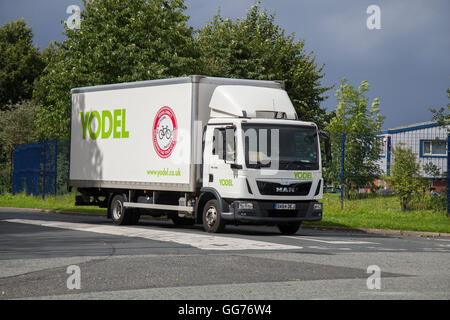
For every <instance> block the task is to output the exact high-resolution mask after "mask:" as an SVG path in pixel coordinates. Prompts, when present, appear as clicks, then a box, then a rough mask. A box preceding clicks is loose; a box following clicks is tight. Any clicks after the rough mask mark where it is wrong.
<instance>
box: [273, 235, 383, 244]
mask: <svg viewBox="0 0 450 320" xmlns="http://www.w3.org/2000/svg"><path fill="white" fill-rule="evenodd" d="M282 237H283V238H290V239H297V240H307V241H316V242H323V243H328V244H379V243H376V242H368V241H353V240H347V241H341V240H320V239H314V238H309V237H303V236H298V237H295V236H282Z"/></svg>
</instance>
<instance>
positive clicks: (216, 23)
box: [196, 2, 330, 128]
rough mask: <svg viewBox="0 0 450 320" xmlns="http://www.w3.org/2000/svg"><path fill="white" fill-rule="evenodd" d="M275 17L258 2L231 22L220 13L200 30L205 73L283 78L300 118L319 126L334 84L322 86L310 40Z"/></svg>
mask: <svg viewBox="0 0 450 320" xmlns="http://www.w3.org/2000/svg"><path fill="white" fill-rule="evenodd" d="M274 19H275V16H274V15H272V14H269V13H267V11H265V10H261V8H260V3H259V2H257V3H256V4H255V5H254V6H253V7H251V8H250V9H249V10H248V11H247V15H246V17H245V18H244V19H242V20H241V19H237V20H236V21H234V22H233V21H231V20H230V19H224V18H222V17H221V16H220V14H217V15H216V16H214V18H213V21H212V22H210V23H208V24H207V25H206V26H204V27H203V28H202V29H201V30H199V31H198V33H197V37H196V42H197V45H198V48H199V50H200V52H201V66H202V70H201V73H202V74H205V75H209V76H220V77H229V78H245V79H256V80H284V81H285V84H286V90H287V92H288V94H289V96H290V98H291V99H292V101H293V104H294V107H295V109H296V111H297V114H298V115H299V117H300V119H301V120H305V121H315V122H316V123H318V125H319V126H320V127H322V128H323V127H324V123H325V122H326V121H327V120H328V118H327V116H326V111H325V110H324V109H322V108H321V107H320V103H321V102H322V101H323V100H324V99H325V97H324V96H323V95H322V94H323V93H324V92H325V91H327V90H329V89H330V88H326V87H323V86H322V85H321V79H322V78H323V77H324V74H323V68H324V66H323V65H322V66H320V67H319V66H317V63H316V61H315V57H314V56H313V53H309V54H307V53H306V52H305V50H304V45H305V42H304V41H303V40H299V41H296V40H295V37H294V34H292V35H286V34H285V31H284V30H283V29H282V28H281V27H279V26H278V25H276V24H275V22H274Z"/></svg>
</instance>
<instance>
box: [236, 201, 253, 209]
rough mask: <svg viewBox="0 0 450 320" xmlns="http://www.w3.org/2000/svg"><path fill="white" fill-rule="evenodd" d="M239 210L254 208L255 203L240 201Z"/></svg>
mask: <svg viewBox="0 0 450 320" xmlns="http://www.w3.org/2000/svg"><path fill="white" fill-rule="evenodd" d="M238 208H239V210H253V203H251V202H239V205H238Z"/></svg>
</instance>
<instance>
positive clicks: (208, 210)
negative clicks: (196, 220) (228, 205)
mask: <svg viewBox="0 0 450 320" xmlns="http://www.w3.org/2000/svg"><path fill="white" fill-rule="evenodd" d="M203 228H204V229H205V231H206V232H210V233H219V232H222V231H223V230H224V229H225V221H224V220H223V219H222V217H221V212H220V209H219V202H218V201H217V200H209V201H208V202H207V203H206V204H205V207H204V208H203Z"/></svg>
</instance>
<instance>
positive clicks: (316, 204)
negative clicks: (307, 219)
mask: <svg viewBox="0 0 450 320" xmlns="http://www.w3.org/2000/svg"><path fill="white" fill-rule="evenodd" d="M313 209H314V210H322V203H320V202H317V203H314V205H313Z"/></svg>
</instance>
